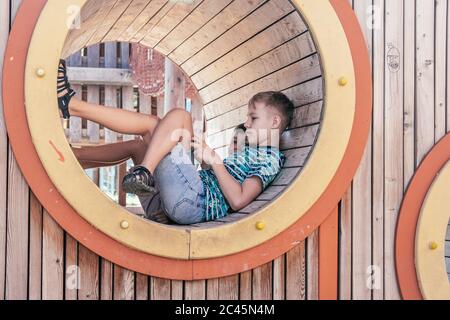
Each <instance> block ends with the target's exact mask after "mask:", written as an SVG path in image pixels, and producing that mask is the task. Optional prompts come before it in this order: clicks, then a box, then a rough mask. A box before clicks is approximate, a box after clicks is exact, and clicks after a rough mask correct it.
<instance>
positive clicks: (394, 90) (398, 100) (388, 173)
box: [384, 0, 403, 299]
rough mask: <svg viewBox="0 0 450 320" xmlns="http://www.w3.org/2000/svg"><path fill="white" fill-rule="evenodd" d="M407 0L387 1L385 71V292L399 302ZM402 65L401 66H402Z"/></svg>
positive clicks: (388, 296) (387, 296) (389, 297)
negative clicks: (397, 268)
mask: <svg viewBox="0 0 450 320" xmlns="http://www.w3.org/2000/svg"><path fill="white" fill-rule="evenodd" d="M402 22H403V0H395V1H388V2H386V22H385V27H386V30H389V33H387V34H386V38H385V42H386V49H385V50H386V59H387V61H386V69H385V81H386V82H385V90H386V92H385V164H384V166H385V221H384V222H385V229H384V240H385V241H384V244H385V252H384V262H385V270H384V271H385V272H384V277H385V286H386V287H385V293H386V298H388V299H398V298H399V291H398V288H397V280H396V273H395V228H396V225H397V218H398V212H399V210H400V205H401V200H402V198H403V125H402V123H403V109H402V106H403V76H402V75H403V74H402V72H401V71H402V70H403V61H402V57H403V23H402ZM398 64H400V65H398Z"/></svg>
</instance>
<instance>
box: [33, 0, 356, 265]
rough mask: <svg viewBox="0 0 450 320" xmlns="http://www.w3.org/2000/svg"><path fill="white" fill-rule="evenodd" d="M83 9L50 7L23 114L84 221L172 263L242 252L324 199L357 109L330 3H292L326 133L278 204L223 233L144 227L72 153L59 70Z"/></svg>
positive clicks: (40, 26) (38, 32)
mask: <svg viewBox="0 0 450 320" xmlns="http://www.w3.org/2000/svg"><path fill="white" fill-rule="evenodd" d="M85 3H86V0H59V1H48V2H47V4H46V6H45V8H44V9H43V11H42V13H41V15H40V18H39V20H38V23H37V25H36V28H35V31H34V33H33V37H32V40H31V43H30V48H29V52H28V57H27V63H26V71H25V99H26V112H27V118H28V124H29V128H30V133H31V136H32V139H33V143H34V145H35V147H36V151H37V153H38V155H39V158H40V159H41V162H42V164H43V166H44V168H45V170H46V172H47V173H48V176H49V178H50V179H51V180H52V182H53V183H54V184H55V186H56V187H57V188H58V190H59V192H60V193H61V194H62V195H63V196H64V198H65V199H66V200H67V202H68V203H69V204H70V205H71V206H72V207H73V208H74V209H75V210H76V211H77V212H78V213H79V214H80V215H81V216H82V217H83V218H84V219H85V220H87V221H88V222H89V223H91V224H92V225H94V226H95V227H96V228H97V229H98V230H100V231H101V232H103V233H105V234H107V235H108V236H110V237H111V238H113V239H115V240H117V241H119V242H121V243H123V244H124V245H127V246H129V247H131V248H134V249H137V250H140V251H142V252H146V253H150V254H154V255H158V256H162V257H167V258H173V259H206V258H213V257H221V256H226V255H231V254H233V253H237V252H241V251H244V250H247V249H250V248H253V247H255V246H256V245H259V244H261V243H263V242H265V241H267V240H269V239H271V238H273V237H274V236H276V235H277V234H279V233H280V232H282V231H283V230H285V229H287V228H288V227H289V226H291V225H292V224H293V223H294V222H296V221H297V220H298V219H299V218H300V217H301V216H302V215H304V214H305V213H306V212H307V211H308V209H309V208H311V207H312V205H313V204H314V203H315V202H316V201H317V200H318V199H319V197H320V196H321V195H322V193H323V192H324V191H325V190H326V188H327V186H328V185H329V183H330V181H331V180H332V178H333V177H334V175H335V173H336V171H337V169H338V167H339V165H340V163H341V162H342V158H343V156H344V153H345V150H346V148H347V145H348V142H349V139H350V133H351V130H352V126H353V120H354V116H355V108H356V106H355V99H356V89H355V75H354V68H353V61H352V54H351V51H350V47H349V44H348V41H347V38H346V35H345V32H344V29H343V27H342V25H341V23H340V21H339V18H338V16H337V14H336V12H335V11H334V9H333V7H332V5H331V4H330V2H329V1H328V0H294V1H292V3H293V4H294V5H295V6H297V8H299V10H300V12H301V13H302V14H303V17H304V18H305V20H306V23H307V24H308V25H309V27H310V30H311V33H312V35H313V38H314V40H315V43H316V45H317V48H318V51H319V53H320V57H321V63H322V67H323V77H324V82H325V87H324V92H325V103H324V107H325V108H324V109H325V112H324V118H323V121H322V127H321V132H320V135H319V138H318V140H317V143H316V146H315V148H314V151H313V152H312V154H311V156H310V160H309V162H308V163H307V165H306V166H305V168H304V169H303V171H302V174H301V175H300V176H299V177H298V178H297V179H296V180H295V181H294V182H293V183H292V184H291V185H290V186H289V187H288V188H287V189H286V191H285V192H284V193H283V194H282V195H281V196H280V197H279V198H278V199H277V200H276V201H275V202H273V203H271V204H269V205H268V206H267V207H265V208H263V209H261V210H259V211H258V212H257V213H255V214H254V215H250V216H249V217H248V218H246V219H243V220H240V221H237V222H235V223H231V224H226V225H224V226H221V227H217V228H212V229H200V228H199V229H197V228H196V229H193V230H191V231H190V232H188V231H187V230H186V229H185V228H183V227H174V226H163V225H160V224H156V223H153V222H150V221H145V220H143V219H140V218H138V217H136V216H134V215H132V214H130V213H129V212H128V211H126V210H125V209H124V208H122V207H121V206H119V205H117V204H116V203H114V202H113V201H112V200H111V199H109V198H108V197H106V196H105V195H104V194H103V193H102V192H101V191H100V190H99V189H98V187H97V186H96V185H95V184H94V183H93V182H92V181H91V180H90V179H89V178H88V177H87V176H86V174H84V171H83V169H82V167H81V166H80V164H79V163H78V161H77V159H76V158H75V156H74V155H73V153H72V151H71V149H70V146H69V144H68V142H67V139H66V138H65V135H64V131H63V130H62V127H61V125H60V119H59V112H58V106H57V96H56V90H55V87H56V77H57V65H58V62H59V58H60V56H61V52H62V48H63V44H64V41H65V39H66V37H67V35H68V32H69V29H68V27H67V26H68V25H70V22H71V21H67V16H66V15H65V14H64V13H65V12H66V8H67V6H69V5H78V6H80V7H82V6H83V5H84V4H85ZM49 34H51V35H52V37H49V36H48V35H49ZM39 69H42V70H43V71H44V72H45V74H44V76H41V77H39V76H37V70H39ZM40 74H42V73H40ZM342 77H345V79H346V80H347V84H346V86H340V85H339V82H340V81H339V80H340V79H341V78H342ZM55 151H57V152H55ZM59 154H61V155H63V157H64V161H61V157H60V156H59ZM124 220H126V221H127V222H128V228H126V229H124V228H122V227H121V222H122V221H124ZM259 221H264V223H265V225H266V227H265V228H264V230H257V229H256V228H255V225H256V224H257V223H258V222H259ZM224 244H226V245H224Z"/></svg>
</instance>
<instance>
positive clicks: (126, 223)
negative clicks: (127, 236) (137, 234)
mask: <svg viewBox="0 0 450 320" xmlns="http://www.w3.org/2000/svg"><path fill="white" fill-rule="evenodd" d="M120 227H121V228H122V229H124V230H126V229H128V228H129V227H130V223H129V222H128V221H127V220H123V221H122V222H121V223H120Z"/></svg>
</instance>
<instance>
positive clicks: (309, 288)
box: [289, 230, 319, 300]
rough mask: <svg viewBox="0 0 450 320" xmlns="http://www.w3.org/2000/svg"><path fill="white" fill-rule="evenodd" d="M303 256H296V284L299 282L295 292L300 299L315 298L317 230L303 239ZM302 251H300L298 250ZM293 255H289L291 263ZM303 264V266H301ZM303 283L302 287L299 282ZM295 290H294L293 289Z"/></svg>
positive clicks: (317, 290) (317, 269)
mask: <svg viewBox="0 0 450 320" xmlns="http://www.w3.org/2000/svg"><path fill="white" fill-rule="evenodd" d="M304 246H305V252H303V254H304V257H302V256H297V257H296V259H298V262H297V263H296V264H297V265H298V266H297V268H298V267H300V268H299V269H297V270H298V272H300V273H299V274H298V277H300V278H299V279H298V281H299V282H298V284H300V287H299V289H298V290H297V294H298V295H299V297H301V299H307V300H317V299H319V232H318V230H316V231H314V232H313V233H312V234H311V235H310V236H309V237H308V238H307V239H306V241H305V244H304ZM300 252H302V251H300ZM293 258H294V257H292V256H291V257H290V258H289V260H290V261H291V264H292V263H293V262H294V259H293ZM303 264H304V266H303ZM302 283H303V288H301V284H302ZM294 292H295V291H294Z"/></svg>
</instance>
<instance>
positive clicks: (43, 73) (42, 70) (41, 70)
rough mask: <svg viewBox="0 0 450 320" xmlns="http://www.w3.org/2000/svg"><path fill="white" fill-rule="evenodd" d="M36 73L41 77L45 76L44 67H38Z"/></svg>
mask: <svg viewBox="0 0 450 320" xmlns="http://www.w3.org/2000/svg"><path fill="white" fill-rule="evenodd" d="M36 75H37V76H38V77H39V78H43V77H45V70H44V69H42V68H38V69H37V70H36Z"/></svg>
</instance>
